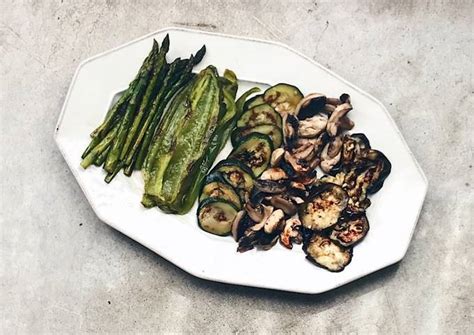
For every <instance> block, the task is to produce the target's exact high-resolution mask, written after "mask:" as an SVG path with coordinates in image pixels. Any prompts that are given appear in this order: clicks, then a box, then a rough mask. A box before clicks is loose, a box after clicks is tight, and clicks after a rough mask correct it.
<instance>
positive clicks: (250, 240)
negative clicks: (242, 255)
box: [237, 229, 258, 252]
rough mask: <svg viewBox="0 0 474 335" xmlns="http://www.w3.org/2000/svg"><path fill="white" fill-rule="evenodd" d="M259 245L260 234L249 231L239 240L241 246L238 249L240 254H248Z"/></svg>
mask: <svg viewBox="0 0 474 335" xmlns="http://www.w3.org/2000/svg"><path fill="white" fill-rule="evenodd" d="M257 243H258V232H256V231H254V230H252V229H247V230H246V231H245V233H244V235H243V236H242V237H241V238H239V246H238V247H237V251H238V252H246V251H249V250H252V249H253V248H254V246H255V245H256V244H257Z"/></svg>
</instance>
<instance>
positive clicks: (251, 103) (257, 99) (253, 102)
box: [244, 94, 265, 110]
mask: <svg viewBox="0 0 474 335" xmlns="http://www.w3.org/2000/svg"><path fill="white" fill-rule="evenodd" d="M264 103H265V100H263V94H259V95H256V96H254V97H252V98H250V99H248V100H247V101H246V102H245V104H244V110H247V109H250V108H253V107H255V106H258V105H261V104H264Z"/></svg>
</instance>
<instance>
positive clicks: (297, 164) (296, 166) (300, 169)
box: [283, 151, 310, 175]
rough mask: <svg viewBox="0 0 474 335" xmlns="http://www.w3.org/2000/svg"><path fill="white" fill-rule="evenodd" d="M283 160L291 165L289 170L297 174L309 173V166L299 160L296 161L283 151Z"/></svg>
mask: <svg viewBox="0 0 474 335" xmlns="http://www.w3.org/2000/svg"><path fill="white" fill-rule="evenodd" d="M283 157H284V158H285V161H286V162H288V164H290V165H291V168H292V169H293V170H294V171H295V172H296V173H297V174H300V175H301V174H303V173H306V172H308V171H309V169H310V166H309V164H308V163H307V162H306V161H304V160H301V159H297V158H296V157H294V156H293V155H292V154H291V153H290V152H288V151H285V155H284V156H283Z"/></svg>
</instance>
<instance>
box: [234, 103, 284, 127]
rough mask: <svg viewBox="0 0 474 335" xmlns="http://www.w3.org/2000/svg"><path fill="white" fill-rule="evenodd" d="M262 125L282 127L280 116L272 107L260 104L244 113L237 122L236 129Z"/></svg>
mask: <svg viewBox="0 0 474 335" xmlns="http://www.w3.org/2000/svg"><path fill="white" fill-rule="evenodd" d="M262 124H270V125H275V126H278V127H280V128H281V127H282V121H281V116H280V114H278V113H277V112H275V110H274V109H273V107H272V106H270V105H268V104H261V105H258V106H255V107H253V108H251V109H248V110H247V111H245V112H244V113H243V114H242V116H241V117H240V118H239V120H238V121H237V127H238V128H252V127H255V126H260V125H262Z"/></svg>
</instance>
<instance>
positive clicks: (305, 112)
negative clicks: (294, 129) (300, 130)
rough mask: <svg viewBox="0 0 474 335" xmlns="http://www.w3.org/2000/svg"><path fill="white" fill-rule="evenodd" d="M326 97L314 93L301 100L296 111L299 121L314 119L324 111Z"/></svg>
mask: <svg viewBox="0 0 474 335" xmlns="http://www.w3.org/2000/svg"><path fill="white" fill-rule="evenodd" d="M325 104H326V96H325V95H324V94H321V93H312V94H309V95H307V96H305V97H304V98H303V99H301V100H300V102H299V103H298V105H297V106H296V109H295V115H297V116H298V119H300V120H304V119H307V118H310V117H313V116H314V115H316V114H317V113H319V112H321V111H322V110H323V109H324V105H325Z"/></svg>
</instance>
